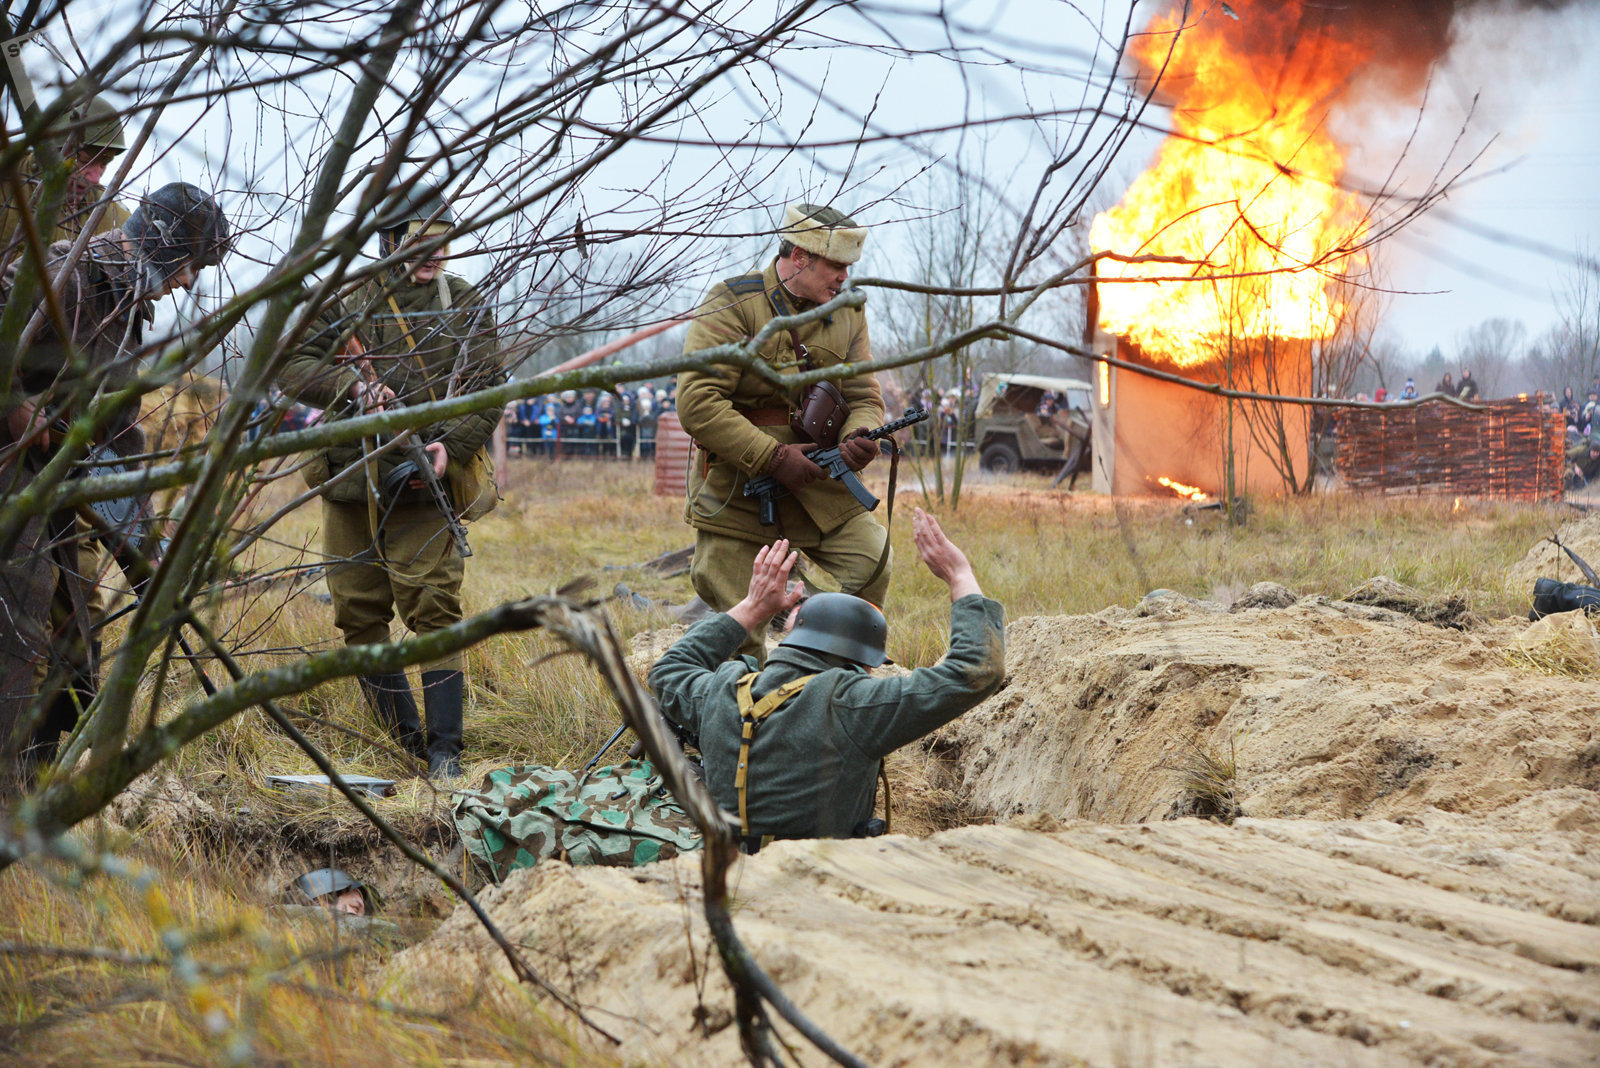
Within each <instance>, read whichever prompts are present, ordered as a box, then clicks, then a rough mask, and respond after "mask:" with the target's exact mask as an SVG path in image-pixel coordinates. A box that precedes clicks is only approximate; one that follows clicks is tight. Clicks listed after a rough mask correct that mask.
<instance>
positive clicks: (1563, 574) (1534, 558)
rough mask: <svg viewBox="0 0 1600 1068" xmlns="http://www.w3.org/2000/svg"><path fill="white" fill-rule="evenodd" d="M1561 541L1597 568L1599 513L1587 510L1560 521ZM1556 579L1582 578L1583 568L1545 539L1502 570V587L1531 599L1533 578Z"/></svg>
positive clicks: (1599, 553)
mask: <svg viewBox="0 0 1600 1068" xmlns="http://www.w3.org/2000/svg"><path fill="white" fill-rule="evenodd" d="M1556 534H1557V536H1558V537H1560V539H1561V544H1563V545H1566V546H1569V547H1570V548H1571V549H1572V551H1573V552H1575V553H1577V554H1578V555H1579V556H1581V557H1583V559H1584V562H1585V563H1587V564H1588V565H1589V566H1590V567H1593V568H1600V513H1591V514H1589V515H1586V516H1583V517H1582V518H1580V519H1574V520H1572V521H1570V522H1567V523H1563V524H1561V529H1560V530H1558V531H1557V532H1556ZM1540 578H1553V579H1559V580H1561V581H1562V582H1583V581H1584V578H1583V572H1581V571H1579V570H1578V565H1577V564H1575V563H1573V562H1572V558H1571V557H1569V556H1568V555H1567V554H1566V553H1564V552H1562V551H1561V550H1560V549H1558V548H1556V547H1555V546H1554V545H1552V544H1550V542H1548V541H1540V542H1536V543H1535V544H1534V546H1533V548H1531V549H1529V550H1528V555H1527V556H1524V557H1523V558H1522V559H1521V560H1519V561H1517V562H1516V563H1515V564H1512V565H1511V567H1510V569H1509V570H1508V571H1507V572H1506V587H1507V588H1508V589H1511V590H1515V591H1518V592H1520V593H1522V594H1523V595H1525V596H1526V597H1527V598H1528V599H1529V600H1530V601H1531V600H1532V599H1533V580H1534V579H1540Z"/></svg>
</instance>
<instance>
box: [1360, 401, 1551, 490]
mask: <svg viewBox="0 0 1600 1068" xmlns="http://www.w3.org/2000/svg"><path fill="white" fill-rule="evenodd" d="M1484 403H1485V406H1486V408H1487V410H1486V411H1468V410H1467V409H1465V408H1458V407H1456V406H1455V405H1453V404H1445V403H1442V402H1440V403H1436V404H1422V405H1418V406H1417V407H1414V408H1395V409H1385V408H1348V409H1345V410H1343V411H1341V412H1340V413H1339V453H1338V460H1337V463H1338V468H1339V474H1340V475H1342V476H1343V477H1344V480H1345V482H1346V484H1348V485H1349V487H1350V488H1351V489H1354V490H1358V491H1363V492H1376V493H1452V494H1470V495H1472V496H1479V497H1501V498H1506V499H1510V500H1559V499H1560V497H1561V495H1562V492H1563V488H1562V486H1563V474H1564V465H1565V446H1566V424H1565V421H1564V420H1563V418H1562V416H1561V413H1560V412H1558V411H1556V410H1555V409H1554V408H1553V407H1551V406H1550V404H1549V398H1547V397H1545V396H1544V395H1543V394H1538V393H1535V394H1530V395H1529V396H1528V397H1527V398H1526V399H1519V398H1512V399H1510V400H1496V401H1487V402H1484Z"/></svg>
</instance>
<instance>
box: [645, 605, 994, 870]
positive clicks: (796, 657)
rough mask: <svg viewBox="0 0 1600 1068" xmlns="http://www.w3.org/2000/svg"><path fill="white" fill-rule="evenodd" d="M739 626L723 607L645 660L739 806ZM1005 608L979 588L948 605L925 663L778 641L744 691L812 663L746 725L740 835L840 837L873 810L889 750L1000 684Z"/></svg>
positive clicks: (757, 691) (749, 666)
mask: <svg viewBox="0 0 1600 1068" xmlns="http://www.w3.org/2000/svg"><path fill="white" fill-rule="evenodd" d="M744 640H745V629H744V627H742V626H740V625H739V623H738V622H737V621H736V620H734V619H733V617H731V616H728V615H715V616H710V617H708V618H706V619H704V620H702V621H701V622H700V623H698V624H696V625H695V626H694V628H693V629H691V630H690V631H689V633H687V634H685V635H684V636H683V637H682V638H681V639H679V641H678V642H677V644H675V645H674V646H673V647H672V648H671V649H669V650H667V652H666V654H665V655H664V656H662V658H661V659H660V660H658V661H657V662H656V664H655V666H654V667H652V668H651V669H650V674H649V678H648V681H649V685H650V690H651V692H652V693H654V694H655V696H656V700H657V701H658V702H660V705H661V711H662V712H663V713H665V714H666V716H667V718H668V719H670V720H672V721H673V722H674V723H677V724H678V725H680V726H682V727H684V728H686V729H687V730H688V731H689V732H690V733H691V734H692V735H694V736H695V737H697V738H698V739H699V745H700V751H701V753H702V754H703V755H704V757H705V770H706V785H707V786H709V787H710V788H711V793H712V796H713V797H715V798H716V800H717V804H718V805H720V806H721V807H722V808H724V809H726V810H727V811H728V812H738V811H739V796H738V791H737V790H736V789H735V788H734V774H735V771H736V769H737V766H738V762H739V739H740V732H741V730H742V722H741V720H740V716H739V699H738V695H737V687H738V683H739V679H740V678H741V677H742V676H744V675H745V674H746V673H748V672H749V671H751V670H753V668H754V661H752V660H749V659H746V658H740V659H738V660H732V661H730V660H728V658H729V657H730V656H732V655H733V653H734V651H735V650H736V649H738V648H739V646H740V644H742V643H743V642H744ZM1005 663H1006V657H1005V609H1003V608H1002V607H1001V606H1000V604H999V602H998V601H991V600H989V599H988V598H986V597H982V596H980V595H978V594H972V595H970V596H967V597H963V598H961V599H960V600H958V601H956V602H955V603H954V604H952V605H951V606H950V651H949V652H948V653H947V654H946V655H945V658H944V659H943V660H941V661H940V662H939V663H938V664H935V665H934V666H933V667H925V668H917V669H916V670H915V671H913V672H911V673H910V674H909V675H903V676H899V677H897V678H874V677H872V676H871V675H869V674H868V673H867V672H866V671H865V670H863V669H862V668H861V667H859V666H858V665H855V664H851V663H850V662H848V661H844V660H841V659H839V658H837V657H831V656H827V655H822V654H818V653H813V652H811V651H809V650H806V649H799V648H795V647H792V646H782V645H780V646H779V647H778V648H777V649H775V650H774V651H773V653H772V655H771V656H770V657H769V658H768V660H767V664H766V667H765V668H764V669H762V671H761V675H760V677H759V678H758V679H757V680H756V683H755V686H754V688H753V690H752V696H753V697H754V698H755V699H756V700H760V699H761V698H762V697H764V696H766V695H767V694H768V693H770V692H771V691H773V690H775V689H776V688H778V687H779V686H781V685H783V684H784V683H786V682H788V681H790V680H791V679H796V678H799V677H800V676H802V675H810V674H814V673H815V674H817V677H816V678H814V679H812V680H811V681H810V682H809V683H807V684H806V687H805V689H803V690H801V691H800V693H799V694H797V695H796V696H795V697H793V698H791V699H790V700H789V701H788V703H786V704H785V705H783V707H781V708H780V709H778V711H776V712H774V713H772V714H771V715H770V716H768V717H767V718H766V719H764V720H762V721H761V723H760V724H759V725H758V726H757V727H756V731H755V738H754V740H753V741H752V742H751V744H750V769H749V781H748V785H747V787H746V793H747V810H748V812H749V816H750V834H751V835H753V836H764V835H772V836H773V837H777V838H848V837H850V836H851V833H852V832H853V830H854V829H855V827H856V825H857V824H858V823H860V822H861V821H863V820H866V819H869V818H871V816H872V801H873V795H874V792H875V791H876V788H877V779H878V766H879V764H880V762H881V761H882V760H883V758H884V757H886V756H887V755H889V754H890V753H892V752H893V751H894V750H896V749H898V748H900V747H901V746H903V745H906V744H907V743H909V742H912V741H915V740H916V739H918V738H920V737H922V736H923V735H925V734H927V733H929V732H930V731H933V730H936V729H938V728H939V727H941V726H943V725H944V724H946V723H948V722H950V721H951V720H953V719H955V718H956V717H957V716H959V715H961V713H963V712H965V711H967V710H968V709H969V708H972V707H973V706H975V705H977V704H978V703H980V702H981V701H983V700H984V699H985V698H986V697H989V696H990V695H991V694H993V693H995V691H997V690H999V689H1000V684H1001V682H1002V680H1003V679H1004V677H1005Z"/></svg>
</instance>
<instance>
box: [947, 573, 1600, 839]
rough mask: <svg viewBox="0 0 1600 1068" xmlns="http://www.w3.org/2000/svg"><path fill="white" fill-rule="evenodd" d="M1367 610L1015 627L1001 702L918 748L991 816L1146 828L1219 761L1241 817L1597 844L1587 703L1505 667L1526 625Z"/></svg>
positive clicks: (1318, 605)
mask: <svg viewBox="0 0 1600 1068" xmlns="http://www.w3.org/2000/svg"><path fill="white" fill-rule="evenodd" d="M1597 555H1600V554H1597ZM1391 585H1392V584H1391ZM1372 587H1373V584H1370V583H1369V584H1366V585H1365V586H1363V587H1362V590H1363V591H1368V590H1369V588H1372ZM1396 589H1399V590H1403V589H1404V587H1396ZM1358 592H1360V591H1358ZM1373 599H1374V600H1382V601H1384V604H1383V605H1378V604H1365V605H1363V604H1356V603H1353V602H1351V601H1330V600H1328V599H1327V598H1325V597H1310V598H1305V599H1303V600H1299V601H1297V602H1295V603H1294V604H1292V605H1290V606H1289V607H1285V608H1246V609H1243V610H1239V611H1234V612H1231V613H1230V612H1224V611H1221V610H1220V608H1219V606H1216V605H1211V604H1207V603H1204V602H1193V601H1192V600H1191V599H1188V598H1179V597H1176V596H1169V597H1163V598H1160V599H1158V600H1156V601H1154V602H1152V601H1151V599H1147V600H1146V602H1145V603H1143V604H1141V605H1140V607H1139V608H1138V609H1136V610H1134V611H1132V612H1130V611H1127V610H1124V609H1108V610H1107V611H1104V612H1101V613H1099V614H1097V615H1093V616H1075V617H1055V618H1033V619H1023V620H1019V621H1017V622H1015V623H1013V624H1012V625H1011V626H1010V627H1009V628H1008V630H1007V635H1006V637H1007V645H1008V665H1007V666H1008V670H1009V674H1010V683H1009V685H1008V686H1007V688H1006V689H1005V690H1003V691H1001V693H1000V694H998V695H996V696H995V697H994V698H992V699H991V700H989V701H988V702H986V703H985V704H983V705H982V706H980V707H979V708H977V709H975V710H973V711H972V712H970V713H968V714H967V715H966V716H964V717H962V719H960V720H958V721H956V722H955V723H953V724H951V725H950V726H948V727H946V728H945V729H944V730H943V731H941V732H940V733H939V734H938V735H937V736H936V737H935V738H934V739H933V743H932V744H933V746H934V747H935V748H936V749H937V751H938V752H939V753H940V754H941V755H942V756H944V757H945V759H947V760H949V761H950V762H951V763H952V764H953V766H954V768H955V769H956V773H957V776H958V778H959V779H960V781H961V784H962V787H963V790H964V792H965V793H966V794H967V796H968V800H969V802H970V803H971V804H972V805H973V806H974V808H975V809H976V810H977V811H978V812H980V813H982V814H984V815H986V816H988V817H990V818H1002V819H1003V818H1007V817H1010V816H1013V815H1019V814H1046V815H1050V816H1055V817H1061V818H1084V819H1095V820H1106V821H1119V822H1120V821H1144V820H1150V819H1159V818H1161V817H1162V816H1163V815H1165V814H1167V813H1168V812H1169V810H1171V809H1172V808H1173V806H1174V805H1178V806H1179V807H1180V808H1181V806H1182V802H1183V800H1184V798H1183V797H1182V796H1181V795H1182V790H1181V787H1180V778H1181V769H1183V768H1185V767H1186V766H1188V765H1189V764H1190V763H1192V758H1193V751H1194V750H1195V749H1196V748H1198V749H1200V750H1202V751H1205V752H1207V753H1211V754H1219V753H1222V752H1225V751H1227V750H1229V749H1230V747H1231V748H1232V749H1233V750H1235V751H1236V753H1237V769H1236V776H1235V779H1234V781H1233V783H1232V790H1233V793H1234V796H1235V797H1236V798H1237V800H1238V804H1239V806H1240V807H1241V808H1242V809H1243V811H1244V813H1245V814H1246V815H1249V816H1257V817H1283V816H1292V817H1301V818H1314V819H1344V818H1379V819H1391V820H1398V821H1402V822H1413V823H1423V824H1427V825H1429V826H1434V825H1439V824H1442V823H1448V822H1450V821H1451V820H1459V819H1461V818H1465V817H1478V818H1482V819H1486V820H1490V821H1492V822H1493V823H1494V824H1495V825H1498V826H1506V827H1526V828H1529V829H1536V830H1543V829H1561V830H1573V831H1586V832H1589V833H1595V832H1600V793H1597V791H1600V727H1597V724H1600V692H1596V691H1595V689H1594V687H1593V686H1592V685H1590V684H1587V683H1585V682H1582V681H1580V680H1575V679H1572V678H1562V677H1558V676H1551V675H1548V674H1543V673H1540V672H1538V671H1535V670H1532V669H1530V668H1528V667H1525V666H1523V667H1519V666H1516V665H1514V664H1513V663H1511V662H1509V661H1508V659H1507V656H1506V650H1507V649H1508V648H1510V647H1511V646H1512V645H1513V643H1514V642H1515V640H1516V637H1517V635H1518V634H1519V633H1520V630H1521V628H1522V626H1525V624H1518V623H1517V622H1516V621H1507V622H1504V623H1499V624H1494V625H1480V626H1478V627H1476V628H1475V629H1473V630H1470V631H1466V632H1462V631H1459V630H1455V629H1451V628H1449V627H1441V626H1435V625H1431V624H1427V623H1421V622H1418V621H1417V619H1415V618H1413V613H1412V612H1409V611H1397V610H1396V607H1395V606H1396V605H1397V604H1399V605H1401V607H1404V605H1403V603H1402V602H1400V601H1397V600H1396V599H1395V595H1394V592H1393V590H1380V591H1379V595H1374V598H1373ZM1255 600H1257V601H1260V600H1267V601H1268V602H1269V603H1270V601H1271V600H1272V599H1271V598H1262V597H1260V596H1258V597H1257V598H1256V599H1255ZM1447 611H1448V605H1446V604H1444V603H1440V604H1435V605H1431V606H1430V605H1428V604H1426V603H1424V604H1422V605H1421V606H1420V607H1417V608H1416V612H1415V613H1414V614H1421V615H1424V616H1431V617H1438V616H1440V615H1443V614H1445V613H1446V612H1447ZM1140 613H1143V614H1140ZM1459 619H1460V617H1459V616H1456V617H1452V619H1451V621H1452V622H1456V623H1457V625H1460V624H1459V622H1458V621H1459Z"/></svg>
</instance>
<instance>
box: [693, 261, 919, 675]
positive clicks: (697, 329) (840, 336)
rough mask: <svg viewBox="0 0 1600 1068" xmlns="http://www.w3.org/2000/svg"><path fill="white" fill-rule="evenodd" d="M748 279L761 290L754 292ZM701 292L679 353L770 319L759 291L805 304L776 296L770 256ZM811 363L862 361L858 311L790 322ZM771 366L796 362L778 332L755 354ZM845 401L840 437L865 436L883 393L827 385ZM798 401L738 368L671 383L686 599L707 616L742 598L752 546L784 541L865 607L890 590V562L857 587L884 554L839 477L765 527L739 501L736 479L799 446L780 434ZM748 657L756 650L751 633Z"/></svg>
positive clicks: (863, 322)
mask: <svg viewBox="0 0 1600 1068" xmlns="http://www.w3.org/2000/svg"><path fill="white" fill-rule="evenodd" d="M757 278H759V282H760V287H759V288H757V287H756V285H755V281H756V279H757ZM729 281H733V282H735V285H736V288H737V289H738V290H739V292H735V288H734V287H730V285H729V283H728V282H719V283H718V284H717V285H715V286H713V287H712V288H711V292H710V293H708V294H707V295H706V299H705V301H704V302H703V303H702V304H701V305H700V308H699V310H698V311H696V312H695V317H694V321H693V322H692V323H691V324H690V326H689V335H688V337H687V338H686V339H685V340H684V346H683V347H684V351H685V352H694V351H696V350H698V349H706V348H711V347H713V346H716V345H725V344H728V343H730V342H739V341H744V340H746V339H748V338H750V337H751V336H753V335H754V334H756V333H757V332H758V331H759V330H760V329H761V328H762V327H763V326H765V325H766V324H767V323H768V322H770V321H771V320H772V319H773V318H774V317H775V316H776V314H777V312H776V310H775V309H774V307H773V300H772V297H771V296H770V294H773V293H777V294H778V298H779V300H780V301H781V302H782V303H783V304H784V306H785V307H788V308H792V309H793V310H794V311H796V312H800V311H804V310H806V309H808V308H812V307H815V305H814V304H812V303H811V302H809V301H802V300H799V299H798V298H796V297H794V296H792V295H790V294H788V292H787V291H786V290H782V289H781V287H780V285H779V282H778V273H777V260H776V259H774V260H773V262H772V263H770V264H768V266H767V268H766V270H765V271H763V272H762V273H761V274H760V275H759V276H749V277H748V278H747V279H746V280H743V281H742V284H741V280H737V279H731V280H729ZM796 333H798V334H799V338H800V343H801V344H802V345H804V346H805V347H806V350H807V352H808V354H809V360H810V365H811V367H813V368H815V367H830V366H834V365H837V364H841V363H859V362H862V361H865V360H868V359H870V358H871V356H872V347H871V344H870V342H869V340H868V337H867V318H866V314H865V312H864V311H863V310H862V309H860V308H844V309H841V310H839V311H836V312H834V313H833V314H832V315H831V316H829V317H828V318H826V319H822V320H820V321H817V322H813V323H808V324H806V325H805V326H802V327H800V328H799V329H798V330H797V331H796ZM760 355H761V357H762V358H763V359H765V360H767V361H769V362H770V363H772V364H773V365H774V366H776V367H778V368H779V369H780V370H784V371H792V370H794V369H796V367H797V361H796V358H795V351H794V342H793V340H792V339H791V337H790V334H789V331H787V330H783V331H779V332H778V333H777V334H776V335H775V336H774V337H773V338H772V339H771V340H770V341H769V342H767V344H766V345H765V346H764V347H763V349H762V350H761V353H760ZM838 385H839V389H840V392H842V393H843V394H844V398H845V400H846V401H848V402H849V403H850V415H849V417H848V418H847V419H846V420H845V424H844V426H843V427H842V428H841V430H840V433H839V438H840V440H843V439H844V438H845V437H847V436H849V434H850V433H851V432H853V431H855V430H857V429H862V430H870V429H872V428H874V427H877V426H881V425H882V424H883V423H884V421H885V420H884V414H883V394H882V393H881V392H880V391H879V389H878V383H877V380H876V379H875V378H873V377H872V376H870V375H863V376H859V377H856V378H848V379H845V380H844V381H842V382H840V383H838ZM797 401H798V393H796V394H792V395H791V394H790V393H786V392H784V391H783V390H781V389H779V388H777V387H776V386H774V385H773V384H772V383H770V382H768V381H767V380H765V379H763V378H761V377H760V376H759V375H757V374H756V373H755V372H754V371H748V370H745V369H744V368H741V367H731V366H717V367H713V368H712V369H711V370H709V371H685V372H683V373H682V374H680V375H679V376H678V419H679V421H680V422H681V423H682V424H683V428H684V430H685V431H687V432H688V433H689V435H690V436H691V437H693V438H694V440H695V450H694V452H693V454H692V456H691V459H690V467H689V477H688V497H687V501H686V504H685V507H684V520H685V521H686V522H687V523H688V524H689V525H690V526H692V527H694V528H695V551H694V565H693V567H692V569H691V571H690V578H691V579H692V580H693V582H694V588H695V592H696V593H698V594H699V595H700V597H701V599H702V600H704V601H705V602H706V603H707V604H709V605H711V606H712V607H713V608H715V609H717V610H718V611H727V610H728V609H729V608H731V607H733V606H734V605H735V604H736V603H738V601H739V600H740V599H741V598H742V597H743V596H744V594H745V590H746V587H747V586H748V584H749V581H750V569H751V566H752V565H753V564H754V562H755V557H756V553H757V552H758V551H759V550H760V548H761V546H763V545H765V544H768V543H770V542H772V541H773V540H775V539H777V538H780V537H783V538H788V539H789V541H790V543H791V544H793V545H794V547H795V548H797V549H800V550H802V551H803V552H804V553H805V554H806V556H807V557H809V558H810V559H811V560H812V561H813V562H814V563H816V564H817V565H819V566H820V567H822V568H823V570H825V571H827V572H828V573H829V574H831V575H832V576H833V577H834V579H835V580H836V581H837V582H838V583H839V585H840V587H841V588H842V589H843V590H844V592H846V593H853V594H857V595H858V596H860V597H863V598H865V599H866V600H868V601H871V602H872V603H874V604H878V605H881V604H882V603H883V599H884V594H885V593H886V592H887V591H888V588H889V571H890V568H889V565H888V564H887V563H886V564H885V566H884V567H883V570H882V572H881V573H880V574H879V575H878V576H877V578H875V579H874V580H873V582H872V584H871V586H869V587H867V588H866V589H862V588H861V586H862V584H863V583H864V582H865V581H866V580H867V578H868V577H869V576H871V575H872V572H873V570H874V569H876V568H877V566H878V561H879V559H880V558H881V557H882V555H883V549H884V544H885V542H886V541H887V539H888V532H887V531H886V530H884V528H883V526H882V525H881V524H880V523H878V521H877V520H876V519H874V518H873V517H872V514H871V513H870V512H868V511H867V510H866V509H864V508H863V507H862V506H861V505H860V503H859V502H857V501H856V499H855V498H854V497H852V496H851V495H850V491H849V489H848V488H846V487H845V485H844V484H843V483H842V482H839V481H837V480H836V479H830V478H824V479H819V480H818V481H817V482H815V483H813V484H812V485H810V486H808V487H806V488H805V489H804V490H802V491H801V492H800V493H798V494H791V495H789V496H786V497H784V498H782V499H780V500H779V501H778V502H777V511H778V523H777V525H776V526H770V527H764V526H762V525H761V522H760V520H759V512H758V511H757V509H758V507H759V505H758V502H757V500H756V499H755V498H753V497H746V496H744V485H745V482H746V480H747V479H749V478H750V477H753V476H757V475H762V474H765V473H766V471H767V465H768V464H770V463H771V462H772V457H773V454H774V453H775V452H776V451H777V448H778V446H779V445H780V444H786V443H794V442H795V441H797V440H799V439H798V438H797V437H796V436H795V434H794V432H793V431H792V430H791V429H790V428H789V418H788V416H789V411H790V408H791V406H792V405H793V404H794V403H796V402H797ZM745 651H746V652H747V653H748V654H749V655H755V656H759V655H761V650H760V643H759V642H758V641H757V639H755V638H754V637H752V638H751V639H750V640H749V641H748V642H747V643H746V646H745Z"/></svg>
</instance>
